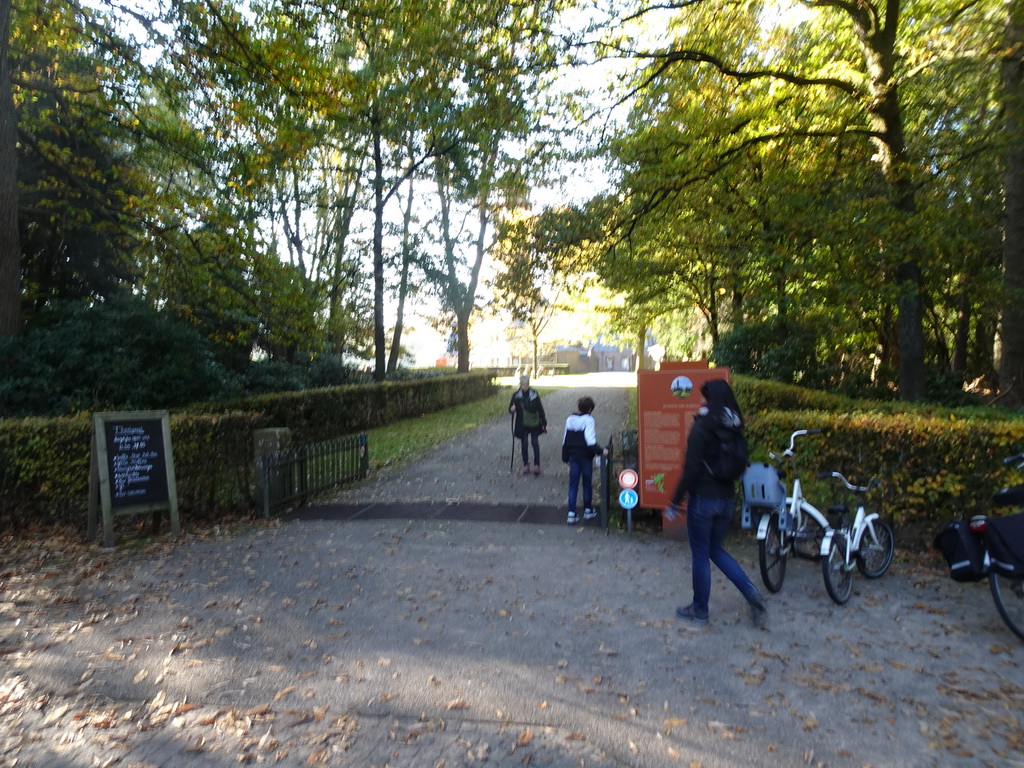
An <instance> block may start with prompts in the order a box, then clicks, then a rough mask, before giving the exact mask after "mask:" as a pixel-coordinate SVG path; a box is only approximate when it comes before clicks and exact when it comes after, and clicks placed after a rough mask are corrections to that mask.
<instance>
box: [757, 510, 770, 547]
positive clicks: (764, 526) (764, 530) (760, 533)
mask: <svg viewBox="0 0 1024 768" xmlns="http://www.w3.org/2000/svg"><path fill="white" fill-rule="evenodd" d="M770 519H771V515H761V522H759V523H758V524H757V540H758V541H764V539H765V537H766V536H767V535H768V521H769V520H770Z"/></svg>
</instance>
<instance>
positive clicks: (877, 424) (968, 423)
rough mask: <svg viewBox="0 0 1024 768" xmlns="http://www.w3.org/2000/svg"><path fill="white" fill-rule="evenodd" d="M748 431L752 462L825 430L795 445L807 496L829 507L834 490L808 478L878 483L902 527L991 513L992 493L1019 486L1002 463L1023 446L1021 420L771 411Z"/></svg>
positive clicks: (884, 504) (756, 416) (879, 497)
mask: <svg viewBox="0 0 1024 768" xmlns="http://www.w3.org/2000/svg"><path fill="white" fill-rule="evenodd" d="M741 405H742V403H741ZM748 428H749V429H748V434H749V436H750V440H751V456H752V458H754V459H755V460H767V455H768V452H769V451H773V452H775V453H780V452H781V451H782V450H783V449H784V448H786V447H787V446H788V445H789V436H790V434H791V433H792V432H793V431H795V430H797V429H821V430H822V434H821V435H814V436H806V437H802V438H797V446H796V454H797V460H798V466H799V467H800V470H801V478H802V479H803V480H804V481H805V483H807V484H808V497H809V498H811V499H812V500H813V501H814V502H815V504H816V505H817V506H819V508H820V507H822V506H827V505H828V503H829V501H828V499H829V498H830V496H829V494H831V493H832V491H833V490H834V489H833V488H831V487H830V486H829V485H827V484H824V483H816V482H813V481H811V482H809V483H808V479H809V478H813V477H815V475H816V474H817V473H819V472H830V471H833V470H836V471H839V472H842V473H843V474H844V475H846V476H847V477H848V478H850V479H851V481H853V482H858V483H862V482H866V481H867V480H868V478H870V477H877V478H879V479H881V480H882V482H883V483H884V486H883V488H882V490H881V492H880V493H879V494H878V495H877V496H876V497H875V500H876V503H879V502H880V503H881V509H882V510H884V512H885V514H888V515H890V516H891V517H892V518H894V519H895V520H896V522H897V523H907V522H920V521H926V522H928V523H934V524H936V525H937V524H938V523H940V522H941V521H943V520H948V519H950V518H952V517H955V516H960V515H965V516H970V515H972V514H980V513H987V512H990V511H991V506H990V505H991V499H992V494H993V493H994V492H995V491H997V490H998V489H999V488H1001V487H1005V486H1006V485H1008V484H1011V483H1012V482H1019V481H1020V478H1015V477H1014V476H1012V475H1010V474H1008V473H1007V472H1006V470H1005V469H1004V468H1003V466H1002V459H1003V458H1004V457H1006V456H1010V455H1013V454H1015V453H1018V452H1020V451H1021V450H1022V449H1024V419H1003V420H994V419H975V418H970V417H962V416H957V415H955V414H951V413H950V414H947V415H945V416H942V415H929V414H922V413H890V414H881V413H827V412H824V411H788V412H782V411H772V412H763V413H755V414H754V415H753V416H752V417H751V418H750V419H749V422H748Z"/></svg>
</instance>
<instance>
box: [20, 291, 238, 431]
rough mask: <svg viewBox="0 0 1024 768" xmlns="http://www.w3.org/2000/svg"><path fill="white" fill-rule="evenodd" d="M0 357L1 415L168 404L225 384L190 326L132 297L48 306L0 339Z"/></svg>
mask: <svg viewBox="0 0 1024 768" xmlns="http://www.w3.org/2000/svg"><path fill="white" fill-rule="evenodd" d="M0 360H2V361H3V363H4V369H5V375H4V377H3V379H2V380H0V416H4V417H10V416H19V417H23V416H33V415H36V416H38V415H61V414H69V413H77V412H81V411H88V410H135V409H150V408H167V407H174V406H179V405H184V404H185V403H189V402H194V401H197V400H205V399H207V398H210V397H213V396H216V395H217V394H218V393H219V392H220V391H221V390H222V389H223V387H224V381H225V375H224V372H223V371H222V370H221V369H220V368H219V366H218V365H217V364H216V363H215V362H214V360H213V356H212V354H211V353H210V350H209V347H208V346H207V343H206V341H205V340H204V339H203V338H202V337H201V336H200V335H199V333H198V332H197V331H196V330H195V329H194V328H193V327H192V326H190V325H189V324H188V323H185V322H183V321H181V320H178V319H177V318H175V317H173V316H171V315H169V314H168V313H165V312H158V311H156V310H154V309H152V308H151V307H149V306H148V305H147V304H146V303H145V302H143V301H141V300H139V299H134V298H122V299H117V300H114V301H111V302H104V303H97V304H93V305H91V306H89V305H86V304H83V303H64V304H58V305H55V306H53V307H50V308H48V309H46V310H44V311H43V312H42V313H41V314H40V315H39V317H38V318H37V320H36V323H35V325H34V326H33V327H32V328H31V329H30V330H29V331H28V332H27V333H26V334H25V335H24V336H22V337H16V338H9V339H6V340H4V341H3V342H0Z"/></svg>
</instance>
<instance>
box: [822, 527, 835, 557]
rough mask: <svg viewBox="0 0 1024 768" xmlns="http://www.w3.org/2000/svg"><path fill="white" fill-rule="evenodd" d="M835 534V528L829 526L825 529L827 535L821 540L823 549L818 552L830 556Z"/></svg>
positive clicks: (823, 555)
mask: <svg viewBox="0 0 1024 768" xmlns="http://www.w3.org/2000/svg"><path fill="white" fill-rule="evenodd" d="M834 535H835V530H834V529H832V528H829V529H828V530H827V531H825V536H824V538H822V540H821V551H820V552H818V554H819V555H821V556H822V557H828V550H829V548H830V547H831V546H832V537H833V536H834Z"/></svg>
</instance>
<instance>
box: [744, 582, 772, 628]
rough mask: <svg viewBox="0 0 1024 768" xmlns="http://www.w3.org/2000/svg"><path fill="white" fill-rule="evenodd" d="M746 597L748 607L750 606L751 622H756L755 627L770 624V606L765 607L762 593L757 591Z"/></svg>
mask: <svg viewBox="0 0 1024 768" xmlns="http://www.w3.org/2000/svg"><path fill="white" fill-rule="evenodd" d="M746 597H747V605H749V606H750V620H751V621H753V622H754V626H755V627H764V626H766V625H767V624H768V606H767V605H765V602H764V598H763V597H762V596H761V593H760V592H758V591H757V590H756V589H755V590H754V591H753V592H751V593H750V594H749V595H747V596H746Z"/></svg>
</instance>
